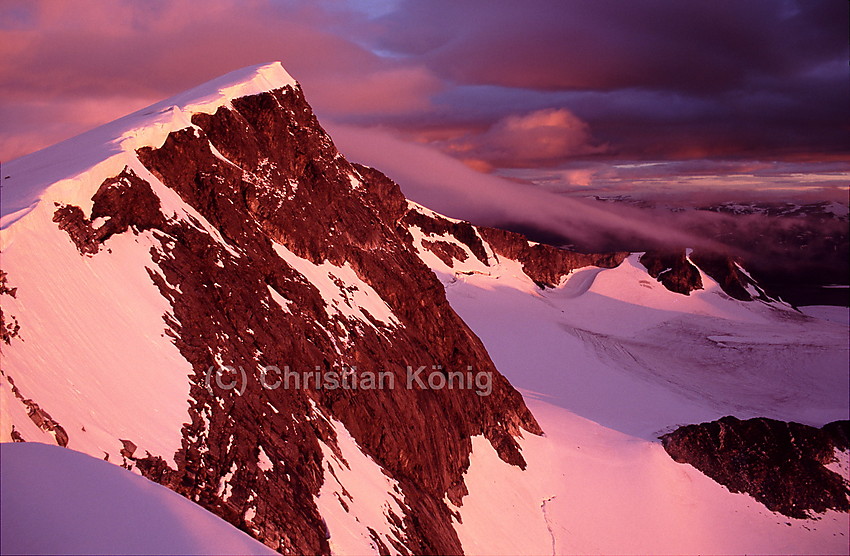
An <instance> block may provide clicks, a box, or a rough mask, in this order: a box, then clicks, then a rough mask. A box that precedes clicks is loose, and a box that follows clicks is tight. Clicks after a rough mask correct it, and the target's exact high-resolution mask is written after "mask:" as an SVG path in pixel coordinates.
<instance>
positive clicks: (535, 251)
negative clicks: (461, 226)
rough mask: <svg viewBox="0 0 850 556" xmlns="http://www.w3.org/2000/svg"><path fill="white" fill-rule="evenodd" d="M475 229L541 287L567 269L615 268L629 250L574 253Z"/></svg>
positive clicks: (553, 283) (514, 235)
mask: <svg viewBox="0 0 850 556" xmlns="http://www.w3.org/2000/svg"><path fill="white" fill-rule="evenodd" d="M478 231H479V232H480V233H481V236H482V237H483V238H484V240H485V241H486V242H487V243H489V244H490V246H491V247H492V248H493V250H494V251H495V252H496V254H497V255H499V256H502V257H505V258H508V259H513V260H515V261H519V262H520V263H522V270H523V272H525V273H526V274H527V275H528V277H529V278H531V279H532V280H534V281H535V282H537V284H538V285H539V286H540V287H550V288H552V287H555V286H556V285H558V283H559V282H560V281H561V278H563V277H564V276H566V275H567V274H569V273H570V271H572V270H575V269H576V268H581V267H583V266H598V267H601V268H614V267H616V266H617V265H619V264H620V263H622V262H623V261H624V260H625V259H626V257H627V256H628V253H626V252H617V253H601V254H600V253H577V252H575V251H566V250H564V249H559V248H557V247H553V246H551V245H545V244H542V243H538V244H535V245H529V243H528V240H527V239H526V238H525V236H522V235H520V234H517V233H515V232H508V231H506V230H499V229H497V228H486V227H480V228H478Z"/></svg>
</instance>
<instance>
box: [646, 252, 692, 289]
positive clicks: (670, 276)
mask: <svg viewBox="0 0 850 556" xmlns="http://www.w3.org/2000/svg"><path fill="white" fill-rule="evenodd" d="M640 264H642V265H643V266H645V267H646V271H647V272H648V273H649V275H650V276H652V277H653V278H655V279H656V280H658V281H659V282H661V283H662V284H663V285H664V287H665V288H667V289H668V290H670V291H671V292H676V293H681V294H684V295H689V294H690V293H691V292H692V291H694V290H701V289H702V278H700V275H699V270H698V269H697V267H695V266H694V265H693V264H691V262H690V261H688V259H687V257H686V256H685V250H684V249H682V250H681V251H676V252H661V251H647V252H646V253H644V254H643V255H641V257H640Z"/></svg>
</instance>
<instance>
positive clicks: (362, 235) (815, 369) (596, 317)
mask: <svg viewBox="0 0 850 556" xmlns="http://www.w3.org/2000/svg"><path fill="white" fill-rule="evenodd" d="M2 178H3V179H2V183H3V190H2V194H3V221H2V236H0V237H2V239H0V250H2V257H3V258H2V270H3V274H2V276H0V301H2V322H0V328H2V331H3V341H4V343H3V344H2V357H3V369H2V380H0V396H2V411H0V418H2V421H1V422H0V440H2V441H6V442H7V441H26V442H43V443H49V444H59V445H61V446H66V447H67V448H70V449H72V450H76V451H79V452H83V453H86V454H89V455H90V456H93V457H97V458H100V459H106V460H108V461H109V462H112V463H116V464H118V465H121V466H123V467H125V468H127V469H129V470H132V471H133V472H135V473H139V474H141V475H143V476H144V477H146V478H148V479H151V480H152V481H155V482H157V483H160V484H162V485H164V486H167V487H169V488H170V489H172V490H174V491H175V492H177V493H178V494H181V495H183V496H184V497H186V498H188V499H189V500H192V501H194V502H196V503H197V504H199V505H200V506H202V507H204V508H206V509H207V510H209V511H210V512H212V513H214V514H216V515H218V516H220V517H221V518H223V519H224V520H226V521H227V522H229V523H231V524H232V525H234V526H235V527H237V528H239V529H242V530H243V531H245V532H247V533H249V534H250V535H251V536H253V537H254V538H256V539H258V540H260V541H262V542H263V543H265V544H266V545H267V546H269V547H271V548H273V549H275V550H277V551H279V552H281V553H329V552H333V553H339V554H362V553H380V554H385V553H402V554H408V553H415V554H419V553H439V554H459V553H464V552H465V553H511V554H513V553H529V554H531V553H534V554H536V553H543V552H546V553H548V552H553V553H568V552H583V553H586V552H612V551H616V552H622V551H628V552H660V551H665V552H666V551H674V552H720V551H739V550H744V549H746V550H751V551H752V550H755V551H771V552H774V551H788V550H790V551H804V552H805V551H811V550H813V549H814V550H816V551H818V552H841V550H842V546H845V545H846V537H843V535H844V533H843V532H842V531H843V530H846V526H847V524H848V519H847V513H846V508H845V507H844V506H843V505H842V504H841V503H840V500H841V492H840V487H839V492H838V494H837V495H835V496H834V497H833V500H838V501H839V502H837V503H832V504H827V505H826V506H824V505H820V506H814V505H810V506H811V507H808V506H806V505H807V504H808V503H809V502H810V500H807V498H806V496H803V497H797V498H794V499H793V500H794V501H795V502H794V503H798V504H802V505H804V506H806V508H804V510H805V509H808V510H811V511H813V512H817V514H818V517H819V519H818V520H817V521H813V520H812V519H809V514H808V513H805V512H803V514H804V515H803V517H802V518H801V517H799V516H800V515H801V514H800V513H799V512H798V513H796V514H795V515H794V516H792V517H789V518H786V517H785V516H783V515H782V514H779V513H774V512H773V511H772V509H768V508H767V507H764V506H762V505H761V504H760V503H759V502H756V500H758V499H759V498H758V496H755V494H753V496H754V497H750V496H749V495H745V494H732V493H730V492H729V491H727V490H726V489H725V488H724V487H723V486H721V484H719V482H722V481H719V480H718V481H719V482H718V481H716V480H712V479H710V478H709V477H714V475H712V474H711V473H707V475H708V476H706V475H703V474H702V473H700V471H697V468H699V465H697V464H696V463H695V466H694V467H691V466H683V465H681V464H679V463H676V461H680V460H681V461H686V460H687V459H688V458H690V460H691V461H693V462H696V461H697V460H698V459H699V457H700V456H701V455H702V454H705V453H707V450H708V449H707V448H705V447H704V446H703V444H704V443H703V444H700V445H699V446H698V447H697V448H693V447H692V446H690V445H689V449H688V450H682V451H680V452H677V454H676V455H674V457H675V458H677V459H676V461H674V459H673V458H671V457H670V456H668V455H667V454H666V453H665V451H664V447H665V446H668V447H669V446H671V444H670V443H669V442H667V441H665V443H664V444H662V442H661V441H659V439H658V437H659V436H661V435H663V434H666V433H671V432H674V431H675V430H676V429H677V427H678V426H679V425H691V424H694V423H700V422H703V421H705V422H708V421H713V420H716V419H720V418H721V417H724V416H727V415H735V416H736V417H740V418H745V419H746V418H755V417H762V418H769V419H775V420H781V421H783V422H785V421H792V420H794V421H800V422H801V423H802V424H804V425H806V426H811V427H822V426H824V425H826V424H827V423H830V422H834V421H836V420H839V419H843V418H846V416H847V410H848V401H847V397H846V392H847V386H848V385H847V373H846V368H847V360H848V350H847V326H846V325H842V324H838V323H834V322H829V321H826V320H823V319H818V318H814V317H808V316H806V315H803V314H802V313H800V312H798V311H796V310H794V309H793V308H792V307H790V306H788V305H786V304H783V303H781V302H778V301H775V300H773V299H771V297H770V296H769V295H768V294H767V293H765V292H764V291H763V290H762V289H760V288H759V286H758V284H757V283H756V282H755V281H754V280H753V279H752V278H751V277H749V275H748V274H747V272H746V271H745V270H744V269H743V268H741V267H740V266H739V265H737V264H736V263H735V262H734V261H731V260H728V259H723V258H717V257H715V258H712V257H710V256H697V254H694V253H690V252H688V251H685V250H682V251H678V252H648V253H643V254H631V253H628V252H610V253H596V254H594V253H577V252H572V251H566V250H563V249H558V248H555V247H551V246H547V245H543V244H538V243H534V242H530V241H528V240H527V239H526V238H525V237H523V236H521V235H519V234H515V233H512V232H508V231H504V230H498V229H494V228H484V227H476V226H473V225H471V224H470V223H467V222H463V221H458V220H454V219H450V218H447V217H444V216H441V215H439V214H436V213H434V212H432V211H430V210H428V209H427V208H425V207H422V206H419V205H417V204H416V203H413V202H411V201H409V200H407V199H405V197H404V195H403V194H402V192H401V189H400V188H399V186H398V185H397V184H395V183H394V182H392V181H391V180H390V179H388V178H387V177H386V176H384V175H383V174H381V173H380V172H379V171H378V170H375V169H373V168H369V167H365V166H362V165H358V164H352V163H350V162H349V161H348V160H346V158H345V157H344V156H343V155H342V154H341V153H339V152H338V151H337V149H336V148H335V146H334V144H333V142H332V140H331V138H330V137H329V136H328V135H327V134H326V133H325V132H324V130H323V129H322V128H321V126H320V125H319V123H318V121H317V119H316V117H315V116H314V114H313V112H312V110H311V108H310V106H309V104H307V102H306V100H305V97H304V94H303V91H302V89H301V86H300V85H299V84H298V83H297V82H295V81H294V80H293V79H292V78H291V77H290V76H289V75H288V74H287V73H286V71H285V70H284V69H283V67H282V66H281V65H280V64H278V63H274V64H267V65H261V66H255V67H251V68H246V69H244V70H240V71H238V72H235V73H233V74H229V75H227V76H224V77H222V78H220V79H218V80H216V81H213V82H210V83H208V84H206V85H202V86H201V87H198V88H196V89H193V90H192V91H188V92H186V93H184V94H182V95H179V96H177V97H174V98H172V99H169V100H166V101H163V102H161V103H158V104H156V105H154V106H151V107H149V108H147V109H144V110H142V111H139V112H137V113H135V114H131V115H129V116H127V117H125V118H122V119H120V120H117V121H115V122H113V123H111V124H107V125H106V126H103V127H101V128H98V129H96V130H93V131H91V132H89V133H87V134H84V135H82V136H80V137H77V138H74V139H71V140H69V141H66V142H64V143H60V144H58V145H55V146H53V147H50V148H48V149H45V150H43V151H40V152H38V153H34V154H32V155H29V156H27V157H23V158H21V159H18V160H16V161H12V162H10V163H8V164H5V165H4V166H3V168H2ZM502 373H504V375H503V374H502ZM509 379H510V382H509ZM512 384H513V385H512ZM515 386H517V387H519V388H520V390H519V391H518V390H517V389H515ZM520 392H522V393H520ZM843 426H844V425H842V424H841V423H839V424H836V425H832V427H833V428H837V429H838V430H843V429H842V427H843ZM776 430H780V428H777V429H776ZM830 430H831V429H830ZM544 431H545V432H544ZM665 438H666V437H665ZM777 438H778V437H777ZM766 442H768V443H771V442H773V437H771V438H768V439H767V440H766ZM794 449H796V450H798V451H800V450H803V451H806V450H808V447H800V446H794ZM846 449H847V448H846V447H845V446H844V445H843V444H841V443H840V441H839V442H833V443H832V444H828V443H827V444H824V445H821V444H819V445H818V450H819V453H820V456H819V458H817V459H816V460H815V464H812V465H813V466H814V467H812V465H810V466H809V467H811V468H812V470H813V471H812V472H816V473H820V474H821V475H825V476H827V477H830V478H832V477H833V475H835V477H838V479H834V478H832V483H830V486H831V487H834V483H835V481H836V480H837V481H838V484H839V485H845V484H846V483H845V482H841V481H846V480H847V465H846V464H842V463H841V462H842V461H844V460H843V459H841V458H845V459H846V453H847V452H846ZM780 453H785V452H782V451H781V450H780ZM686 456H687V457H686ZM691 456H693V457H691ZM833 460H835V461H833ZM841 465H844V467H840V466H841ZM830 466H831V467H830ZM836 466H839V467H836ZM724 468H726V469H727V470H730V469H731V471H730V472H731V473H732V474H734V473H735V472H736V471H739V470H737V469H736V468H735V466H734V464H725V465H724ZM842 476H843V478H842ZM4 480H5V479H4ZM751 483H753V484H758V485H760V484H761V483H760V482H758V481H755V482H752V481H751ZM727 486H728V485H727ZM782 486H783V485H779V486H774V488H780V489H781V488H782ZM738 490H739V491H740V490H741V489H738ZM751 490H752V489H751ZM833 490H834V488H833ZM743 491H744V492H749V491H747V490H746V489H744V490H743ZM751 494H752V493H751ZM804 494H805V495H808V494H810V493H808V492H806V493H804ZM845 496H846V495H845ZM647 500H652V501H653V504H652V506H651V507H647ZM730 512H732V513H734V512H738V514H739V515H738V516H737V517H735V518H730V515H731V513H730ZM8 514H9V512H7V511H4V516H5V515H8ZM812 515H814V514H812ZM3 522H4V524H3V527H4V536H5V535H7V534H8V532H7V524H6V523H7V521H6V518H5V517H4V518H3ZM704 523H709V524H711V525H712V528H711V529H710V532H706V531H705V530H704V529H703V526H702V525H701V524H704ZM786 523H789V524H790V526H789V525H786ZM612 528H613V530H616V531H617V532H616V533H612V532H611V530H612ZM671 528H676V533H675V534H671V533H670V530H671ZM842 528H843V529H842ZM733 533H734V534H733ZM116 550H117V551H120V550H121V547H120V546H119V547H116Z"/></svg>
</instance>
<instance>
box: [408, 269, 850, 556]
mask: <svg viewBox="0 0 850 556" xmlns="http://www.w3.org/2000/svg"><path fill="white" fill-rule="evenodd" d="M423 258H424V257H423ZM637 259H638V255H632V256H631V257H629V258H628V259H626V260H625V261H624V262H623V263H622V264H621V265H620V266H619V267H617V268H614V269H599V268H584V269H578V270H576V271H574V272H573V273H572V274H571V275H570V276H569V277H567V278H566V279H565V280H564V281H563V282H562V284H560V286H559V287H558V288H556V289H547V290H540V289H539V288H538V287H537V286H536V285H535V284H534V283H533V282H532V281H531V280H530V279H528V277H527V276H525V275H524V274H522V272H521V269H520V268H519V267H518V265H517V264H516V263H514V262H513V261H503V262H502V264H500V265H499V266H498V267H497V268H495V269H489V270H484V268H482V269H479V271H478V272H474V273H472V274H464V273H453V272H450V269H448V268H447V267H446V266H445V265H444V264H442V263H435V264H434V266H435V267H437V268H436V269H435V272H437V274H438V276H440V278H441V280H442V281H443V283H444V284H445V285H446V291H447V294H448V297H449V301H450V303H451V304H452V307H453V308H454V309H455V310H456V311H457V312H458V313H459V314H460V315H461V317H462V318H463V319H464V320H465V321H466V322H467V323H468V324H469V326H470V327H471V328H472V329H473V331H474V332H475V333H476V334H478V336H479V337H480V338H481V339H482V340H483V341H484V344H485V346H486V347H487V349H488V351H489V352H490V355H491V357H492V358H493V360H494V362H495V363H496V366H497V367H498V368H499V370H500V371H501V372H502V373H503V374H505V376H507V377H508V379H509V380H510V381H511V383H512V384H514V386H516V387H517V388H519V389H520V391H521V392H522V393H523V395H524V397H525V399H526V403H527V404H528V407H529V409H531V411H532V413H534V415H535V417H537V419H538V421H539V423H540V425H541V427H542V428H543V430H544V431H545V432H546V435H545V437H543V438H539V437H535V436H531V435H526V437H525V438H524V439H523V440H522V441H521V445H522V447H523V456H524V457H525V458H526V460H527V462H528V469H527V470H526V471H521V470H519V469H517V468H515V467H508V466H505V465H504V464H503V463H502V462H501V461H500V460H499V458H498V456H497V455H496V453H495V451H494V450H493V449H492V448H491V447H490V445H489V444H488V443H487V442H486V441H484V440H483V439H480V438H476V441H475V442H474V445H473V455H472V464H471V466H470V469H469V470H468V472H467V475H466V481H467V485H468V486H469V490H470V494H469V496H467V497H466V498H464V500H463V506H462V507H461V508H459V511H460V514H461V516H462V520H463V522H462V523H457V524H456V530H457V531H458V534H459V536H460V538H461V541H462V542H463V546H464V549H465V551H467V553H469V554H700V553H703V554H704V553H712V554H744V553H759V554H768V553H769V554H794V553H797V554H799V553H818V554H846V553H847V551H848V542H850V538H848V530H850V529H848V528H850V519H848V517H850V516H848V515H847V514H846V513H839V512H834V511H830V512H828V513H826V514H824V515H820V516H817V518H816V519H813V520H796V519H791V518H787V517H785V516H783V515H781V514H777V513H774V512H771V511H769V510H767V509H766V508H765V507H764V506H762V505H761V504H759V503H758V502H756V501H755V500H754V499H752V498H751V497H750V496H748V495H745V494H732V493H730V492H729V491H728V490H727V489H726V488H725V487H724V486H722V485H719V484H717V483H715V482H714V481H712V480H711V479H709V478H708V477H706V476H705V475H703V474H702V473H701V472H699V471H697V470H696V469H695V468H693V467H691V466H689V465H682V464H678V463H676V462H674V461H673V460H672V459H671V458H670V457H669V456H668V455H667V454H666V452H665V451H664V449H663V447H662V446H661V443H660V442H659V441H658V440H657V437H658V436H659V435H660V434H663V433H664V432H668V431H670V430H673V429H675V428H676V427H677V426H678V425H683V424H689V423H699V422H703V421H709V420H714V419H717V418H719V417H721V416H724V415H729V414H733V415H735V416H737V417H739V418H742V419H744V418H749V417H755V416H767V417H772V418H776V419H783V420H794V421H798V422H802V423H806V424H810V425H816V426H822V425H823V424H825V423H827V422H830V421H833V420H837V419H846V418H847V416H848V394H847V392H848V372H847V369H848V327H847V326H846V325H841V324H837V323H834V322H829V321H826V320H822V319H817V318H812V317H807V316H805V315H802V314H800V313H798V312H797V311H795V310H793V309H792V308H790V307H788V306H785V305H781V304H770V305H768V304H764V303H761V302H749V303H744V302H739V301H736V300H734V299H731V298H729V297H728V296H727V295H725V294H724V293H723V292H722V290H721V289H720V287H719V286H718V285H717V284H716V282H714V281H713V280H712V279H711V278H709V277H708V276H706V275H705V274H704V273H703V274H702V280H703V284H705V286H706V287H705V289H704V290H702V291H696V292H692V293H691V295H690V296H683V295H679V294H675V293H672V292H670V291H668V290H667V289H665V288H664V287H663V286H662V285H661V284H660V283H658V282H657V281H655V280H654V279H652V278H650V277H649V276H648V275H647V274H646V271H645V269H644V268H643V266H642V265H641V264H640V263H639V262H638V260H637ZM837 470H839V471H840V472H841V473H842V474H843V476H844V477H845V478H846V479H847V478H850V477H848V470H847V469H846V468H837Z"/></svg>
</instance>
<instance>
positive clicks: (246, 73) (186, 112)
mask: <svg viewBox="0 0 850 556" xmlns="http://www.w3.org/2000/svg"><path fill="white" fill-rule="evenodd" d="M297 86H298V83H297V82H296V81H295V79H293V78H292V76H290V75H289V73H288V72H287V71H286V70H285V69H284V67H283V65H282V64H281V63H280V62H271V63H266V64H258V65H255V66H249V67H246V68H242V69H239V70H236V71H233V72H230V73H228V74H226V75H223V76H221V77H218V78H216V79H213V80H212V81H208V82H207V83H204V84H202V85H199V86H197V87H194V88H192V89H190V90H188V91H184V92H182V93H179V94H177V95H175V96H173V97H170V98H167V99H165V100H162V101H160V102H157V103H155V104H152V105H151V106H148V107H146V108H143V109H141V110H138V111H136V112H134V113H132V114H129V115H127V116H124V117H122V118H119V119H117V120H114V121H112V122H109V123H107V124H104V125H102V126H100V127H97V128H95V129H93V130H90V131H88V132H86V133H83V134H81V135H78V136H76V137H72V138H70V139H67V140H66V141H62V142H61V143H57V144H56V145H53V146H50V147H47V148H45V149H42V150H40V151H37V152H35V153H32V154H29V155H26V156H23V157H21V158H18V159H16V160H13V161H10V162H8V163H6V164H3V171H2V174H3V175H2V201H3V202H2V208H0V216H2V219H0V228H6V227H7V226H8V225H9V224H11V223H12V222H14V221H16V220H18V219H19V218H20V217H22V216H23V215H24V214H26V213H28V212H29V211H30V210H32V209H33V208H34V207H35V205H36V204H38V201H39V199H42V198H51V195H50V194H48V193H47V190H48V188H51V186H54V185H56V186H57V189H60V190H62V194H61V197H62V198H63V199H66V200H67V190H68V188H69V187H70V188H71V189H72V190H80V191H79V192H80V194H81V195H80V196H81V197H82V198H88V197H90V196H91V194H92V193H93V190H91V191H90V188H89V187H86V186H87V185H88V186H92V187H97V186H98V185H99V184H100V183H101V182H102V181H103V180H104V179H105V178H107V177H109V176H113V175H116V174H117V173H118V172H120V171H121V169H122V168H123V167H124V166H130V167H131V168H133V167H134V166H135V165H134V162H135V161H136V156H135V150H136V149H138V148H141V147H154V148H156V147H159V146H161V145H162V143H163V142H164V141H165V138H166V137H167V136H168V134H169V133H171V132H172V131H177V130H180V129H185V128H187V127H194V126H193V124H192V122H191V118H192V115H193V114H213V113H215V111H216V110H218V109H219V108H220V107H221V106H226V105H229V103H230V102H231V101H232V100H233V99H236V98H241V97H246V96H250V95H255V94H259V93H263V92H266V91H273V90H276V89H282V88H284V87H293V88H294V87H297Z"/></svg>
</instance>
